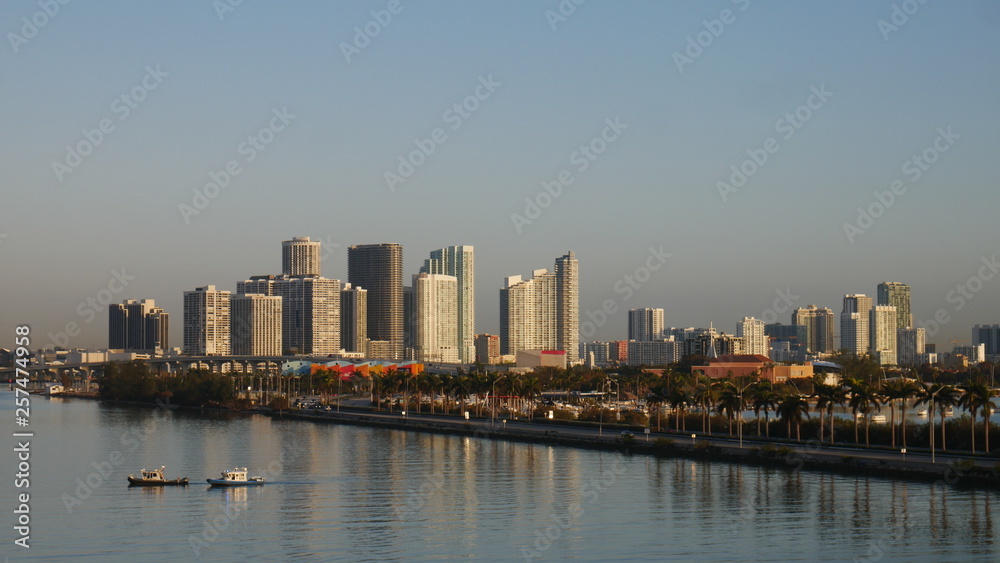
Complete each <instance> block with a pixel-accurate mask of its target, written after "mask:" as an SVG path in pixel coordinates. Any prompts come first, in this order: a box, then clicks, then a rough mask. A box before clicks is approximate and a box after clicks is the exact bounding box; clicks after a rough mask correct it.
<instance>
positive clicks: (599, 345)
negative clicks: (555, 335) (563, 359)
mask: <svg viewBox="0 0 1000 563" xmlns="http://www.w3.org/2000/svg"><path fill="white" fill-rule="evenodd" d="M610 348H611V346H610V344H609V343H607V342H597V341H594V342H581V343H580V357H581V358H583V359H585V360H587V359H589V358H590V356H591V354H593V356H594V363H595V364H601V365H604V364H607V363H608V360H610V359H611V350H610Z"/></svg>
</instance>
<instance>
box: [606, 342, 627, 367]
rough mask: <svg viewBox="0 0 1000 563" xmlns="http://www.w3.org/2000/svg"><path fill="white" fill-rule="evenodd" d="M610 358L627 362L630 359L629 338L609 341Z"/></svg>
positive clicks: (613, 360) (614, 360) (610, 359)
mask: <svg viewBox="0 0 1000 563" xmlns="http://www.w3.org/2000/svg"><path fill="white" fill-rule="evenodd" d="M608 360H609V361H612V362H621V363H625V362H627V361H628V340H614V341H611V342H608Z"/></svg>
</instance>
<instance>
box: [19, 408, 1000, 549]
mask: <svg viewBox="0 0 1000 563" xmlns="http://www.w3.org/2000/svg"><path fill="white" fill-rule="evenodd" d="M0 401H3V403H2V404H3V405H4V406H3V407H2V409H0V410H5V409H9V407H8V405H13V400H12V399H11V397H9V396H8V394H0ZM32 406H33V410H32V415H33V417H32V430H34V431H35V432H36V436H35V438H34V439H33V441H32V487H31V489H30V491H31V494H32V505H31V508H32V544H33V548H32V549H31V550H30V552H29V551H28V550H19V551H14V552H11V551H10V548H5V553H4V554H5V555H8V554H9V555H10V556H11V560H13V561H18V560H45V561H51V560H55V559H59V560H64V559H67V558H69V557H71V556H77V558H79V559H81V560H93V561H108V560H121V561H125V560H128V561H132V560H143V559H145V560H152V561H163V560H189V559H193V558H195V551H194V550H193V549H192V544H191V538H196V541H195V544H196V545H197V546H198V553H199V555H200V558H201V559H203V560H206V561H236V560H241V559H250V558H255V559H263V560H275V561H278V560H343V561H404V560H406V561H411V560H431V559H460V558H462V559H477V560H515V559H523V558H524V557H525V556H528V557H529V558H532V559H533V560H545V559H564V558H577V559H582V560H604V561H606V560H623V561H624V560H636V559H652V560H690V559H709V560H717V561H746V560H768V561H810V560H816V559H827V560H834V561H836V560H860V561H875V560H880V561H941V560H993V561H995V560H997V559H998V555H1000V550H998V549H997V547H996V546H995V544H994V542H995V539H994V538H995V535H996V531H997V530H996V527H995V524H994V522H993V520H992V508H993V505H994V504H996V503H997V493H996V492H994V491H981V490H959V489H954V488H951V487H948V486H944V485H938V486H934V485H931V484H928V483H920V482H902V481H901V482H893V481H888V480H882V479H874V478H868V477H854V476H841V475H826V474H822V473H813V472H806V471H791V470H785V469H772V468H757V467H748V466H741V465H733V464H727V463H707V462H698V461H691V460H684V459H655V458H650V457H644V456H636V457H622V456H619V455H618V454H616V453H612V452H596V451H587V450H577V449H572V448H562V447H549V446H542V445H537V444H520V443H509V442H493V441H488V440H481V439H476V438H466V437H457V436H442V435H435V434H418V433H409V432H399V431H390V430H382V429H369V428H362V427H352V426H336V425H317V424H311V423H305V422H297V421H287V420H286V421H281V420H277V421H275V420H271V419H269V418H266V417H262V416H236V415H226V414H201V413H191V412H180V411H173V412H164V411H162V410H149V409H139V408H130V407H126V408H122V407H107V406H100V405H98V404H96V403H93V402H89V401H75V400H58V399H55V400H49V399H42V398H33V404H32ZM6 414H10V413H6ZM9 418H10V417H9V416H8V419H9ZM7 451H10V450H7ZM115 451H117V452H120V453H121V455H122V458H123V462H122V463H121V464H120V465H118V466H115V467H113V474H112V475H111V476H110V477H109V478H108V479H107V480H106V482H103V483H100V484H99V486H98V487H96V489H95V490H94V491H93V493H92V494H91V496H90V497H89V498H86V499H85V500H83V501H82V502H80V503H79V504H74V505H73V512H72V513H68V512H67V510H66V507H65V503H64V498H71V497H72V495H74V494H75V493H76V492H77V489H78V487H79V484H78V482H77V481H76V479H81V481H85V480H86V479H87V478H88V475H91V474H94V473H95V472H96V471H97V468H96V467H95V466H94V464H97V466H98V467H100V466H101V465H102V464H109V463H110V461H109V460H110V459H112V457H111V455H112V452H115ZM12 461H13V460H12V456H10V455H8V456H7V461H5V462H4V463H5V464H6V465H7V468H8V471H7V472H8V474H13V473H14V471H12V470H13V469H14V465H13V463H12ZM160 465H166V467H167V476H168V477H171V478H172V477H178V476H187V477H189V478H190V479H191V483H192V484H191V485H190V486H188V487H168V488H160V489H157V488H142V487H132V488H129V487H128V486H127V484H126V482H125V477H126V475H128V474H129V473H135V472H137V471H138V470H139V469H140V468H141V467H143V466H145V467H150V466H155V467H159V466H160ZM234 466H241V467H242V466H247V467H248V468H249V470H250V472H251V474H262V475H265V476H267V477H268V481H269V483H268V484H267V485H264V486H262V487H252V488H234V489H211V488H209V487H208V486H207V484H206V483H205V481H204V480H205V478H207V477H214V476H216V475H217V474H218V473H219V472H220V471H221V470H222V469H226V468H232V467H234ZM104 467H107V465H104ZM91 481H92V482H95V481H96V477H94V476H93V475H91ZM2 490H3V495H4V498H3V501H4V503H5V504H6V505H7V506H10V505H12V504H13V493H14V491H13V489H12V487H10V486H9V485H7V486H4V487H3V488H2ZM84 492H85V491H84ZM63 495H67V496H66V497H64V496H63ZM199 542H203V543H199ZM7 545H11V544H10V543H9V542H8V544H7ZM28 555H30V556H31V557H28Z"/></svg>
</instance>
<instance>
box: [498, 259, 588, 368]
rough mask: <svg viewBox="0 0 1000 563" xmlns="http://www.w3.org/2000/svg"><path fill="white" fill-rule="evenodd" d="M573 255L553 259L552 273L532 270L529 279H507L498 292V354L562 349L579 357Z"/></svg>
mask: <svg viewBox="0 0 1000 563" xmlns="http://www.w3.org/2000/svg"><path fill="white" fill-rule="evenodd" d="M578 275H579V274H578V265H577V260H576V258H575V256H574V254H573V252H572V251H571V252H569V253H568V254H566V255H564V256H561V257H559V258H558V259H556V268H555V272H549V271H548V270H544V269H542V270H535V271H534V272H533V273H532V277H531V279H528V280H522V279H521V276H509V277H507V278H505V280H504V287H503V288H501V289H500V352H501V354H510V355H514V354H517V352H518V351H519V350H563V351H565V352H566V360H567V361H575V360H576V359H577V357H578V356H579V352H580V342H579V306H580V304H579V295H578V291H579V280H578V279H577V278H578Z"/></svg>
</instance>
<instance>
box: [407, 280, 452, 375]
mask: <svg viewBox="0 0 1000 563" xmlns="http://www.w3.org/2000/svg"><path fill="white" fill-rule="evenodd" d="M413 293H414V297H415V300H416V310H417V311H416V313H417V314H416V317H417V318H416V321H417V323H416V325H417V326H416V335H415V338H414V349H415V352H416V359H417V361H421V362H446V363H458V361H459V350H458V342H459V340H458V327H459V323H458V301H459V300H458V278H456V277H455V276H448V275H444V274H426V273H424V274H417V275H414V276H413Z"/></svg>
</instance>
